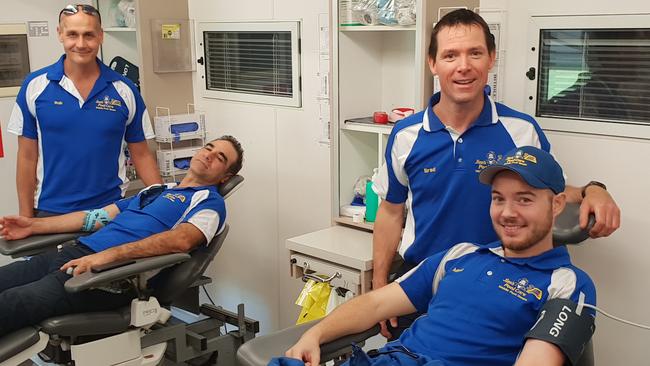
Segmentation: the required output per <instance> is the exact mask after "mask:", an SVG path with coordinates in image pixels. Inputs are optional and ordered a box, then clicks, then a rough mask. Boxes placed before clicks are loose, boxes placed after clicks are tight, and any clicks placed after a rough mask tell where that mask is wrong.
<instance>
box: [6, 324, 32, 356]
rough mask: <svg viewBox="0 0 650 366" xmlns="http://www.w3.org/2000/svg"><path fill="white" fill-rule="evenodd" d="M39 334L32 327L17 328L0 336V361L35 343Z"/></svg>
mask: <svg viewBox="0 0 650 366" xmlns="http://www.w3.org/2000/svg"><path fill="white" fill-rule="evenodd" d="M39 339H40V336H39V335H38V330H36V328H34V327H27V328H23V329H19V330H17V331H15V332H13V333H10V334H8V335H6V336H4V337H2V338H0V362H4V361H6V360H8V359H10V358H12V357H14V356H15V355H17V354H19V353H20V352H22V351H24V350H26V349H27V348H29V347H30V346H32V345H34V344H36V342H38V340H39Z"/></svg>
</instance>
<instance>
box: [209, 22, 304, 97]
mask: <svg viewBox="0 0 650 366" xmlns="http://www.w3.org/2000/svg"><path fill="white" fill-rule="evenodd" d="M201 27H202V38H203V39H202V44H203V54H204V59H205V61H204V78H205V90H206V96H208V97H214V98H218V99H227V100H236V101H245V102H253V103H262V104H275V105H284V106H293V107H300V105H301V99H300V89H301V86H300V58H299V56H300V53H299V47H300V43H299V35H298V29H299V27H298V23H297V22H260V23H203V24H202V25H201Z"/></svg>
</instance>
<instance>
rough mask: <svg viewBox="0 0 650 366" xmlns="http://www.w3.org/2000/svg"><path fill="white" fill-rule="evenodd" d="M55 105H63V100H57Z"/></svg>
mask: <svg viewBox="0 0 650 366" xmlns="http://www.w3.org/2000/svg"><path fill="white" fill-rule="evenodd" d="M54 105H63V102H62V101H60V100H55V101H54Z"/></svg>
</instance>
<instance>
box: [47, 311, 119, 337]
mask: <svg viewBox="0 0 650 366" xmlns="http://www.w3.org/2000/svg"><path fill="white" fill-rule="evenodd" d="M130 323H131V308H130V307H125V308H122V309H118V310H115V311H102V312H95V313H83V314H70V315H63V316H57V317H53V318H49V319H46V320H44V321H43V322H42V323H41V330H42V331H43V332H45V333H47V334H56V335H59V336H62V337H71V336H87V335H101V334H115V333H121V332H124V331H126V330H127V329H128V328H129V324H130Z"/></svg>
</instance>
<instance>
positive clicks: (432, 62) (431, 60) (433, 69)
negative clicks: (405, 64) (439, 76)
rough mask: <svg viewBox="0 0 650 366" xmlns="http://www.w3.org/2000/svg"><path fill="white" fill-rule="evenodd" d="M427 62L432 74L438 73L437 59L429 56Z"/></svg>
mask: <svg viewBox="0 0 650 366" xmlns="http://www.w3.org/2000/svg"><path fill="white" fill-rule="evenodd" d="M427 64H429V71H431V74H432V75H436V60H435V59H434V58H432V57H431V56H427Z"/></svg>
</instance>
